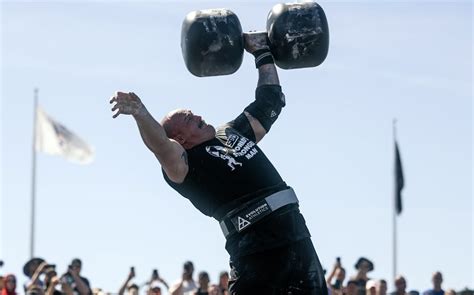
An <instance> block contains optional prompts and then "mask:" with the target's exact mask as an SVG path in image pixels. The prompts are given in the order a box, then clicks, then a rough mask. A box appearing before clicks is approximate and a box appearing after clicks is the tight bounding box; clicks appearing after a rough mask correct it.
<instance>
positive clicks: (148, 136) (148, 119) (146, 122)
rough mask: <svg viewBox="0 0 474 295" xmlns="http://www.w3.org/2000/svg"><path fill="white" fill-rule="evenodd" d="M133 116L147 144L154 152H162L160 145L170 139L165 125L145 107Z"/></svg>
mask: <svg viewBox="0 0 474 295" xmlns="http://www.w3.org/2000/svg"><path fill="white" fill-rule="evenodd" d="M133 118H134V119H135V121H136V122H137V126H138V130H139V131H140V135H141V137H142V139H143V142H144V143H145V145H146V146H147V147H148V149H150V151H152V152H153V153H154V154H157V155H158V154H159V153H160V147H161V146H162V145H163V144H165V143H166V142H167V141H168V137H167V136H166V132H165V130H164V128H163V126H161V125H160V123H158V121H156V120H155V118H153V116H152V115H151V114H150V113H149V112H148V111H147V110H146V108H145V107H143V110H142V111H140V113H139V114H137V115H134V116H133Z"/></svg>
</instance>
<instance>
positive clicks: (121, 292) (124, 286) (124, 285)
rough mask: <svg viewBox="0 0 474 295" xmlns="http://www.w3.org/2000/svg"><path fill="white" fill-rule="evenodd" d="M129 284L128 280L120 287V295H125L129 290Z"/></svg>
mask: <svg viewBox="0 0 474 295" xmlns="http://www.w3.org/2000/svg"><path fill="white" fill-rule="evenodd" d="M129 282H130V280H129V279H127V280H126V281H125V282H124V283H123V285H122V287H120V290H119V291H118V295H123V294H124V293H125V289H127V285H128V283H129Z"/></svg>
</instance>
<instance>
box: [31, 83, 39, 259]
mask: <svg viewBox="0 0 474 295" xmlns="http://www.w3.org/2000/svg"><path fill="white" fill-rule="evenodd" d="M37 109H38V88H35V90H34V109H33V144H32V164H31V228H30V258H33V256H34V254H35V215H36V214H35V213H36V114H37Z"/></svg>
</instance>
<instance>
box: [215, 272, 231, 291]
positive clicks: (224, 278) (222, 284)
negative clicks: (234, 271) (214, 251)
mask: <svg viewBox="0 0 474 295" xmlns="http://www.w3.org/2000/svg"><path fill="white" fill-rule="evenodd" d="M228 288H229V273H228V272H226V271H221V273H220V274H219V285H217V295H228V294H229V292H228Z"/></svg>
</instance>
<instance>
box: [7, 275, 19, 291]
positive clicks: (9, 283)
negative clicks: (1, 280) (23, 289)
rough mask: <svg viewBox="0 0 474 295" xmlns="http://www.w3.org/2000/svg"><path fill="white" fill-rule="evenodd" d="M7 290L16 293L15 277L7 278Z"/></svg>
mask: <svg viewBox="0 0 474 295" xmlns="http://www.w3.org/2000/svg"><path fill="white" fill-rule="evenodd" d="M5 289H7V290H8V291H10V292H13V291H15V289H16V279H15V277H14V276H7V277H6V279H5Z"/></svg>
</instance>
